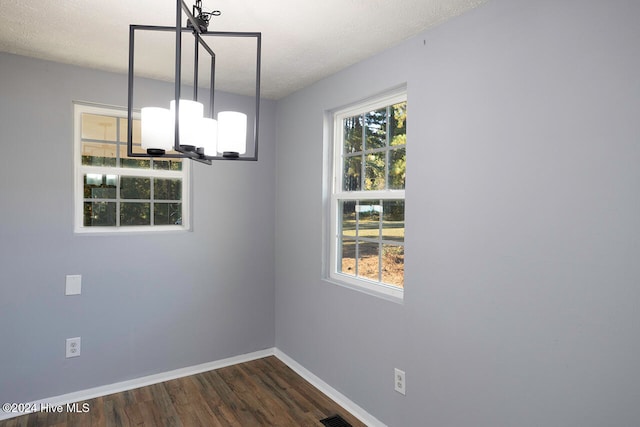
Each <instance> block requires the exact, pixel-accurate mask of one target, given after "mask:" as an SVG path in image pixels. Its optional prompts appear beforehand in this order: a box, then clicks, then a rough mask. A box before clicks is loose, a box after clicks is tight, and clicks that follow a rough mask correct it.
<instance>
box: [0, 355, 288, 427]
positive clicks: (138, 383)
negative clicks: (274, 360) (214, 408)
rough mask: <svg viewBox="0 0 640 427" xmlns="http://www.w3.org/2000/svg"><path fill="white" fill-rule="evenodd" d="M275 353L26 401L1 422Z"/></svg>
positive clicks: (0, 415) (1, 413) (0, 417)
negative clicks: (43, 409) (41, 410)
mask: <svg viewBox="0 0 640 427" xmlns="http://www.w3.org/2000/svg"><path fill="white" fill-rule="evenodd" d="M274 354H275V349H274V348H268V349H265V350H260V351H255V352H253V353H247V354H241V355H239V356H234V357H229V358H227V359H222V360H217V361H215V362H207V363H203V364H200V365H194V366H188V367H186V368H180V369H175V370H173V371H168V372H161V373H159V374H154V375H148V376H146V377H141V378H135V379H132V380H127V381H122V382H119V383H114V384H108V385H104V386H100V387H94V388H89V389H86V390H80V391H76V392H73V393H67V394H62V395H60V396H54V397H48V398H46V399H41V400H36V401H33V402H29V403H27V404H25V405H23V407H25V408H29V409H30V410H27V411H25V412H4V411H2V410H0V421H1V420H5V419H9V418H13V417H18V416H20V415H25V414H28V413H29V412H37V411H39V410H40V409H41V408H51V407H56V406H65V407H66V405H67V404H72V403H76V402H82V401H84V400H88V399H94V398H96V397H101V396H106V395H109V394H113V393H120V392H123V391H127V390H133V389H135V388H140V387H145V386H148V385H152V384H158V383H161V382H164V381H169V380H175V379H176V378H182V377H186V376H189V375H195V374H199V373H202V372H207V371H212V370H214V369H220V368H225V367H227V366H231V365H236V364H238V363H244V362H249V361H251V360H256V359H261V358H263V357H267V356H273V355H274Z"/></svg>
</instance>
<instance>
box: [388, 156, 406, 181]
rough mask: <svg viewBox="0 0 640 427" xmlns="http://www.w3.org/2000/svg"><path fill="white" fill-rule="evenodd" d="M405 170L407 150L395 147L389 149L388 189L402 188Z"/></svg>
mask: <svg viewBox="0 0 640 427" xmlns="http://www.w3.org/2000/svg"><path fill="white" fill-rule="evenodd" d="M406 171H407V150H406V149H405V148H396V149H393V150H389V189H391V190H402V189H403V188H404V183H405V174H406Z"/></svg>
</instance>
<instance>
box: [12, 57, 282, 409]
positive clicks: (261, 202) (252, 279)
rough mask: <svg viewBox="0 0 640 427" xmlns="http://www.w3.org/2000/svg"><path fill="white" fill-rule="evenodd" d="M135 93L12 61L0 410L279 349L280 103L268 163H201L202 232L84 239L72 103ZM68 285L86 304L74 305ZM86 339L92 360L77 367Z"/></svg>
mask: <svg viewBox="0 0 640 427" xmlns="http://www.w3.org/2000/svg"><path fill="white" fill-rule="evenodd" d="M165 86H166V84H163V83H158V82H155V83H153V82H147V86H140V90H141V91H144V92H146V96H147V97H148V98H149V100H152V99H153V97H154V94H155V93H158V92H160V91H161V89H162V88H164V87H165ZM126 89H127V81H126V76H124V75H117V74H110V73H104V72H98V71H93V70H88V69H83V68H78V67H71V66H66V65H61V64H56V63H52V62H45V61H38V60H33V59H27V58H24V57H19V56H13V55H8V54H0V97H1V98H0V144H1V146H2V156H1V157H0V165H1V167H0V203H1V206H2V215H1V218H2V220H1V221H0V283H1V284H0V324H1V326H0V401H1V402H27V401H30V400H35V399H40V398H45V397H50V396H55V395H59V394H64V393H69V392H73V391H78V390H82V389H86V388H90V387H95V386H101V385H105V384H110V383H114V382H118V381H123V380H128V379H132V378H136V377H140V376H145V375H149V374H153V373H158V372H165V371H169V370H172V369H177V368H181V367H185V366H191V365H195V364H200V363H205V362H210V361H215V360H219V359H223V358H226V357H230V356H236V355H240V354H244V353H249V352H253V351H257V350H261V349H265V348H270V347H272V346H273V343H274V259H273V244H274V236H273V224H274V198H275V187H274V184H273V183H274V179H275V175H274V162H275V156H274V151H275V149H274V146H275V138H274V136H275V128H274V123H275V116H274V114H275V105H274V102H273V101H264V103H263V110H262V114H263V116H262V117H263V120H262V127H261V138H262V139H261V148H262V149H261V158H260V161H259V162H258V163H255V162H239V163H233V164H230V163H228V162H224V163H222V162H216V163H215V164H214V166H211V167H208V166H205V165H202V164H194V165H193V181H192V184H193V230H194V231H193V232H185V233H172V234H155V235H120V236H83V235H74V234H73V119H72V112H73V106H72V101H74V100H82V101H92V102H98V103H106V104H111V105H120V106H126V102H127V99H126V96H127V92H126ZM217 102H218V103H219V105H220V106H222V105H223V104H231V103H236V102H242V100H238V99H237V97H233V96H227V95H224V94H221V95H220V97H219V99H217ZM67 274H82V276H83V283H82V295H80V296H73V297H65V296H64V282H65V275H67ZM74 336H81V337H82V356H81V357H79V358H75V359H65V357H64V347H65V339H66V338H69V337H74Z"/></svg>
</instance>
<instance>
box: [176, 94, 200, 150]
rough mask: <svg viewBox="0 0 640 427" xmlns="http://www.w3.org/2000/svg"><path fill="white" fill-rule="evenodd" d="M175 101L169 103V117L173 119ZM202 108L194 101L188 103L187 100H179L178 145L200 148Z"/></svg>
mask: <svg viewBox="0 0 640 427" xmlns="http://www.w3.org/2000/svg"><path fill="white" fill-rule="evenodd" d="M175 108H176V101H175V100H173V101H171V106H170V108H169V109H170V110H171V116H172V117H173V118H175V115H176V110H175ZM203 111H204V106H203V105H202V104H201V103H199V102H196V101H190V100H188V99H181V100H180V112H179V114H180V116H179V117H178V120H179V123H180V126H179V128H180V145H191V146H194V147H201V146H202V141H200V132H201V126H202V114H203ZM171 123H173V120H172V121H171Z"/></svg>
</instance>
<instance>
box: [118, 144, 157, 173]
mask: <svg viewBox="0 0 640 427" xmlns="http://www.w3.org/2000/svg"><path fill="white" fill-rule="evenodd" d="M132 148H133V152H134V153H144V150H143V149H142V147H141V146H140V145H134V146H133V147H132ZM120 163H121V166H122V167H123V168H134V169H149V168H150V167H151V159H149V158H148V157H128V156H127V144H126V143H125V144H123V145H120Z"/></svg>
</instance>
